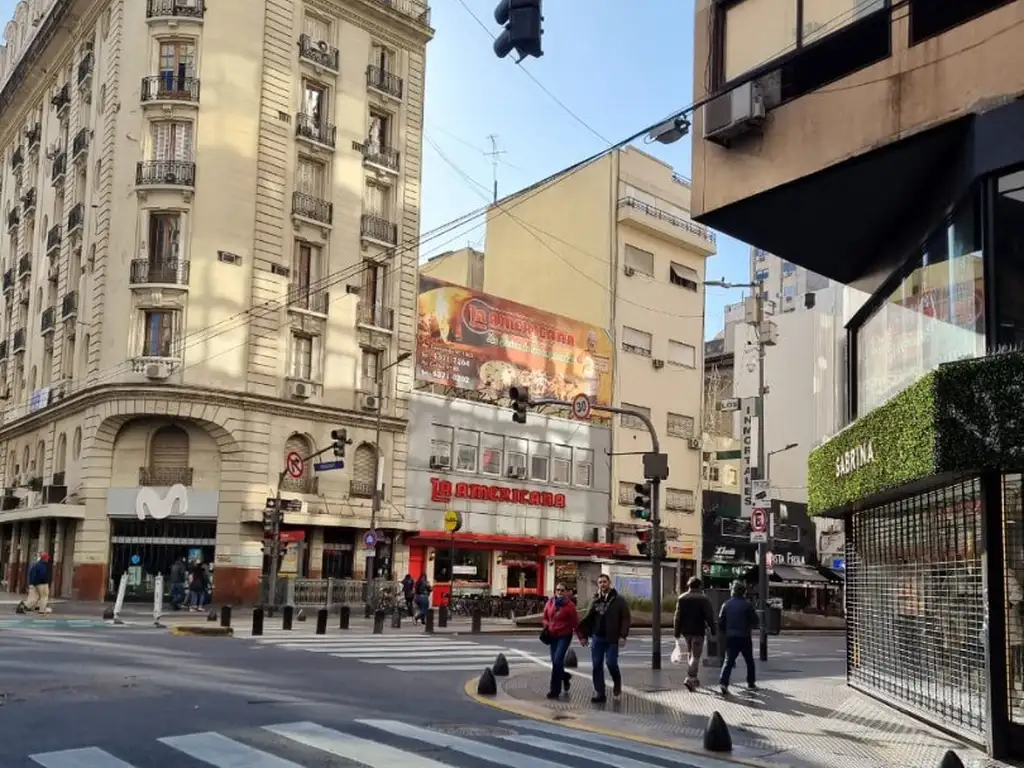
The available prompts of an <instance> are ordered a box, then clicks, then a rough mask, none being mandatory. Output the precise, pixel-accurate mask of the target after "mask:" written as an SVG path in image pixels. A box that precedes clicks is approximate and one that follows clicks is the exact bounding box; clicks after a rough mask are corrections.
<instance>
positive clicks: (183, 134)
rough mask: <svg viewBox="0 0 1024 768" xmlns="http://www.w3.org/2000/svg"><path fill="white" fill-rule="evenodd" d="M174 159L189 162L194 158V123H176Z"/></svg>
mask: <svg viewBox="0 0 1024 768" xmlns="http://www.w3.org/2000/svg"><path fill="white" fill-rule="evenodd" d="M174 159H175V160H177V161H178V162H188V161H190V160H191V159H192V124H191V123H175V124H174Z"/></svg>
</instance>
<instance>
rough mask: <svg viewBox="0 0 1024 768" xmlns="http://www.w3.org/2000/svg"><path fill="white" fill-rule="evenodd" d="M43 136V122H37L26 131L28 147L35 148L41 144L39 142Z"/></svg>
mask: <svg viewBox="0 0 1024 768" xmlns="http://www.w3.org/2000/svg"><path fill="white" fill-rule="evenodd" d="M42 138H43V126H42V124H41V123H35V124H33V125H32V127H31V128H29V129H28V130H26V131H25V139H26V140H27V141H28V148H29V149H33V148H34V147H38V146H39V142H40V141H41V140H42Z"/></svg>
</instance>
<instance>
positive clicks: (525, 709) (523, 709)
mask: <svg viewBox="0 0 1024 768" xmlns="http://www.w3.org/2000/svg"><path fill="white" fill-rule="evenodd" d="M476 686H477V678H475V677H474V678H470V679H469V680H467V681H466V685H465V686H464V688H463V690H464V691H465V692H466V695H467V696H468V697H469V698H470V699H472V700H473V701H475V702H476V703H477V704H482V705H484V706H486V707H490V708H491V709H496V710H498V711H499V712H504V713H506V714H510V715H515V716H517V717H521V718H524V719H526V720H537V721H539V722H542V723H547V724H548V725H557V726H559V727H561V728H568V729H570V730H574V731H583V732H585V733H596V734H599V735H601V736H610V737H612V738H615V739H622V740H623V741H635V742H637V743H638V744H646V745H648V746H651V747H661V748H663V749H671V750H675V751H676V752H678V753H679V754H680V755H694V756H698V757H703V758H706V759H709V760H716V761H719V762H722V763H723V764H730V763H731V764H733V765H738V766H747V767H748V768H786V766H785V765H784V764H782V763H774V762H771V763H770V762H765V761H763V760H757V759H753V758H742V757H735V756H733V755H732V753H730V752H710V751H708V750H706V749H701V748H700V747H691V746H688V745H686V744H680V743H679V742H675V741H669V740H667V739H656V738H652V737H649V736H643V735H640V734H636V733H629V732H628V731H617V730H614V729H612V728H603V727H601V726H597V725H590V724H588V723H584V722H581V718H580V717H579V716H578V715H562V714H559V715H558V716H555V715H554V714H553V713H552V715H551V716H548V715H545V714H541V713H540V712H537V711H536V710H535V709H534V708H533V707H531V705H529V704H518V703H516V704H510V703H509V702H508V701H507V700H506V701H502V699H501V695H502V693H503V691H501V686H500V684H499V695H498V697H496V698H490V697H487V696H481V695H480V694H479V693H477V692H476ZM505 695H506V696H507V694H505Z"/></svg>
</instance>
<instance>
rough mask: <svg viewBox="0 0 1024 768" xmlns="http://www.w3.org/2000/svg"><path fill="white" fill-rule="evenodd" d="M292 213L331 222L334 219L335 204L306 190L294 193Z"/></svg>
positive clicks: (325, 222) (326, 222)
mask: <svg viewBox="0 0 1024 768" xmlns="http://www.w3.org/2000/svg"><path fill="white" fill-rule="evenodd" d="M292 213H294V214H295V215H297V216H302V217H304V218H307V219H312V220H313V221H319V222H322V223H324V224H330V223H332V222H333V221H334V204H333V203H329V202H327V201H326V200H321V199H320V198H319V197H314V196H313V195H307V194H306V193H305V192H293V193H292Z"/></svg>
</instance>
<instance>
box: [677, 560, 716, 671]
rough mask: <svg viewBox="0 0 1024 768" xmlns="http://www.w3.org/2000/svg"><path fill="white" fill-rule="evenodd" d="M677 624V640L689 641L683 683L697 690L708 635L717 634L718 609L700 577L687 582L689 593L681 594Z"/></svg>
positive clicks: (678, 603)
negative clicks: (706, 592)
mask: <svg viewBox="0 0 1024 768" xmlns="http://www.w3.org/2000/svg"><path fill="white" fill-rule="evenodd" d="M673 625H674V630H675V636H676V642H677V643H678V642H679V639H680V638H682V639H683V640H684V642H685V643H686V655H687V667H686V682H684V683H683V685H685V686H686V688H687V690H690V691H694V690H696V689H697V688H699V687H700V679H699V678H698V674H699V672H700V659H701V656H703V655H704V636H705V634H710V635H711V636H712V637H714V635H715V609H714V608H712V607H711V601H710V600H709V599H708V596H707V595H705V594H704V584H703V583H702V582H701V580H700V579H698V578H697V577H696V576H694V577H693V578H691V579H690V580H689V581H688V582H687V583H686V592H684V593H683V594H681V595H680V596H679V601H678V602H677V603H676V615H675V620H674V622H673ZM673 660H674V659H673Z"/></svg>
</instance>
